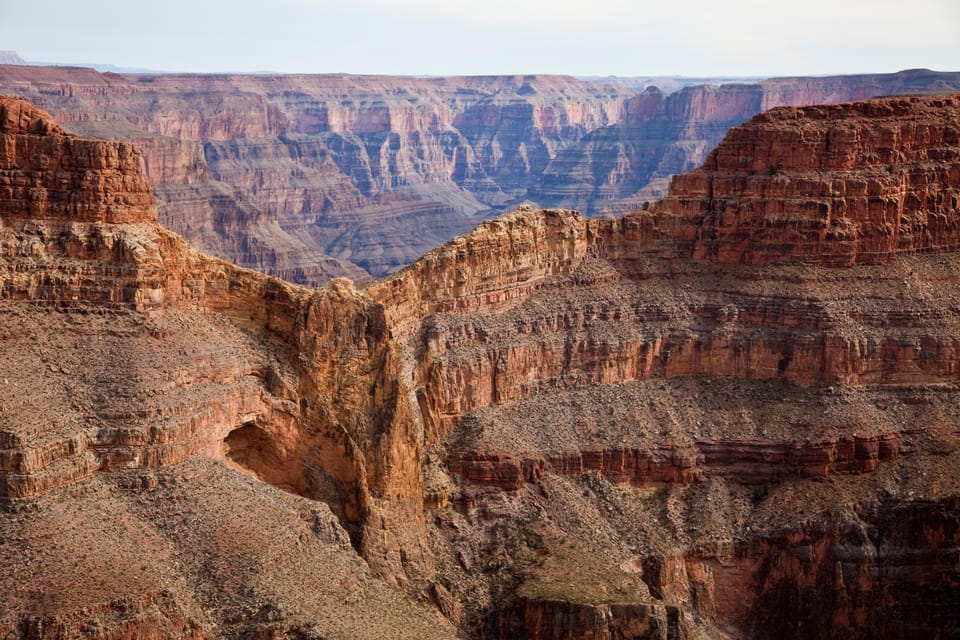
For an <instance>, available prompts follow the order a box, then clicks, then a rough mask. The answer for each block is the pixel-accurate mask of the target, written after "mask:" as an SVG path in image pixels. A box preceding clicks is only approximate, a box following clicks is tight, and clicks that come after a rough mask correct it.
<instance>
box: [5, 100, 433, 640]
mask: <svg viewBox="0 0 960 640" xmlns="http://www.w3.org/2000/svg"><path fill="white" fill-rule="evenodd" d="M0 116H2V117H0V140H2V142H0V148H2V149H3V150H4V155H3V157H2V163H0V222H2V227H0V247H2V250H0V256H2V260H0V307H2V315H3V317H4V322H3V323H2V326H0V339H2V341H3V343H4V354H5V357H4V362H3V364H2V365H0V380H2V384H3V387H4V394H3V400H2V401H0V409H2V411H0V414H2V418H0V502H2V505H3V508H4V509H5V511H6V512H5V513H4V514H3V515H2V517H0V527H2V535H0V540H2V542H0V544H2V545H5V546H6V550H5V551H4V552H3V553H2V554H0V555H2V557H4V558H5V559H7V560H5V561H4V562H5V564H4V571H3V574H4V575H5V576H8V578H7V579H8V580H10V581H12V582H8V583H7V584H6V585H5V586H4V588H3V589H2V591H3V593H4V594H5V595H4V597H3V602H2V604H0V611H3V614H2V617H0V629H3V633H4V635H9V634H12V637H24V638H34V637H36V638H44V637H63V636H73V635H78V634H86V633H90V632H91V630H92V629H99V630H100V631H99V632H98V633H100V634H101V635H103V636H104V637H128V636H130V635H138V636H143V637H185V638H187V637H190V638H195V637H206V636H207V635H211V634H212V635H218V634H219V633H220V632H221V631H220V630H222V629H224V628H227V627H229V628H235V629H241V630H243V633H246V634H254V635H257V634H265V633H276V634H284V633H294V632H297V633H300V634H301V635H302V636H304V637H322V636H326V635H328V634H329V633H341V634H345V635H348V636H355V635H357V634H361V635H365V634H370V633H373V634H377V633H382V631H380V632H377V631H375V630H374V629H375V628H376V625H374V626H372V627H367V628H361V626H360V625H358V623H357V622H356V620H359V619H360V614H359V613H358V611H359V610H358V609H357V607H360V606H367V604H369V603H365V602H363V601H365V600H366V598H367V597H373V598H374V599H375V600H380V601H381V602H382V607H384V608H383V613H384V616H385V621H384V623H383V624H385V625H386V626H387V627H390V626H393V627H396V628H397V629H402V630H403V633H405V634H409V635H410V637H422V636H423V635H424V634H426V635H434V636H437V637H450V636H451V635H452V630H451V629H450V628H449V627H448V626H446V625H444V624H440V625H439V626H438V623H437V620H436V619H432V618H433V615H432V614H431V613H429V612H428V611H427V610H425V609H423V608H421V607H420V606H419V605H416V604H414V603H413V602H412V601H407V600H405V599H403V598H402V597H401V596H399V595H397V594H395V593H393V592H391V591H390V590H389V589H388V588H387V587H386V586H385V585H383V584H382V583H381V582H380V581H378V580H375V579H374V572H371V570H370V569H369V568H368V565H367V564H366V563H364V562H362V561H360V560H359V558H357V557H356V555H355V550H354V548H353V547H351V546H350V537H349V536H348V532H347V531H346V530H344V528H343V527H344V526H345V527H347V529H349V533H350V534H351V535H352V536H353V543H354V545H355V546H356V548H357V549H362V550H364V552H365V553H367V554H368V555H369V556H370V557H371V561H372V563H373V565H374V566H375V569H374V571H375V572H376V574H379V575H387V574H389V575H391V576H399V578H394V580H395V581H396V580H397V579H406V578H405V576H406V573H405V572H404V568H403V567H401V566H399V559H398V554H399V549H400V548H403V549H404V550H408V551H410V552H411V553H410V554H409V556H408V557H407V558H406V559H405V561H406V568H407V571H409V572H410V573H411V574H412V575H417V576H428V575H429V566H428V565H427V564H426V562H427V560H424V559H420V558H417V557H416V556H414V555H413V553H412V551H414V550H415V549H416V548H417V547H416V539H417V530H416V528H415V524H416V523H417V522H418V519H419V522H420V523H421V531H422V522H423V520H422V509H421V511H419V512H418V511H415V508H416V507H419V505H421V504H422V497H421V496H420V494H419V493H411V492H413V491H414V489H415V487H413V482H412V480H413V479H416V474H417V473H418V471H419V469H418V466H417V463H416V460H418V456H417V455H415V454H413V455H410V454H409V452H406V451H404V450H403V448H402V447H403V442H402V441H401V442H397V440H398V439H400V438H407V439H409V433H407V431H405V430H403V429H393V428H392V427H390V426H389V425H392V424H393V420H395V419H397V415H398V414H399V413H400V410H398V409H397V408H395V407H396V404H397V402H396V400H395V397H396V396H397V394H396V391H395V390H394V387H395V382H393V381H392V376H391V371H392V369H391V365H390V364H389V358H388V355H387V354H388V349H387V344H386V339H387V334H386V332H385V324H384V322H383V316H382V311H380V310H378V308H377V307H376V306H375V305H373V303H372V302H371V301H370V300H369V299H367V298H365V297H363V296H362V295H361V294H359V293H358V292H357V291H356V290H354V289H353V288H352V286H351V285H349V284H348V283H346V282H345V281H337V282H336V283H335V284H334V285H331V286H330V287H327V288H325V289H320V290H313V291H311V290H307V289H302V288H297V287H293V286H291V285H288V284H285V283H283V282H281V281H279V280H276V279H272V278H268V277H266V276H263V275H261V274H258V273H255V272H252V271H246V270H243V269H239V268H237V267H234V266H232V265H229V264H227V263H224V262H221V261H219V260H217V259H214V258H209V257H205V256H202V255H200V254H198V253H196V252H195V251H194V250H193V249H190V248H189V247H188V246H187V245H186V244H185V243H184V242H183V240H182V239H180V238H179V237H177V236H175V235H173V234H171V233H170V232H168V231H165V230H163V229H162V228H160V227H159V226H158V225H157V224H156V210H155V209H154V208H153V206H152V202H153V200H152V195H151V193H150V189H149V185H148V183H147V181H146V180H145V178H144V177H143V175H142V173H141V172H140V166H141V165H140V158H139V155H138V153H137V152H136V151H135V150H134V149H133V148H132V147H131V146H130V145H129V144H126V143H104V142H98V141H92V140H83V139H80V138H76V137H74V136H72V135H69V134H66V133H64V132H63V131H62V130H61V129H59V127H57V126H56V125H54V124H53V123H52V121H51V120H50V119H49V116H47V115H46V114H45V113H43V112H42V111H40V110H38V109H36V108H34V107H32V106H30V105H27V104H26V103H23V102H20V101H15V100H8V99H4V100H2V101H0ZM350 309H353V312H351V311H350ZM354 312H355V314H354ZM347 354H353V355H347ZM331 380H336V381H338V382H337V383H336V384H335V385H333V386H331V385H330V384H329V381H331ZM376 380H380V382H379V383H378V382H375V381H376ZM371 385H373V386H377V387H378V388H379V389H380V391H378V392H376V393H374V394H370V393H369V389H370V388H371ZM352 402H359V403H360V404H361V405H363V408H360V407H359V406H358V407H357V410H356V411H353V412H348V414H340V413H339V411H338V410H335V407H337V406H340V407H344V406H346V405H347V404H350V403H352ZM381 412H382V413H381ZM344 419H345V420H346V421H344ZM308 442H310V443H312V444H307V443H308ZM411 446H412V445H411ZM380 447H383V448H382V449H381V448H380ZM311 450H312V451H313V453H308V451H311ZM367 456H375V457H373V458H370V459H369V460H368V459H367ZM396 456H401V457H400V459H398V460H397V461H396V463H389V462H387V464H386V465H382V463H383V462H385V461H387V460H390V459H393V458H394V457H396ZM407 460H413V461H414V462H413V463H408V462H406V461H407ZM190 464H192V465H193V467H191V469H192V470H187V468H186V467H185V466H183V465H190ZM224 465H226V466H229V467H232V468H235V469H237V470H238V471H240V472H241V473H242V474H247V475H249V476H251V477H254V478H256V479H257V481H256V482H255V484H253V485H247V489H243V488H242V487H243V486H244V483H246V482H249V480H247V479H246V476H245V475H237V474H236V473H230V472H228V470H227V468H226V467H225V466H224ZM404 473H407V474H410V473H413V474H414V478H413V479H409V478H407V479H404V478H402V477H400V476H402V475H403V474H404ZM191 477H194V478H196V477H203V478H206V479H205V480H200V481H199V483H198V484H193V481H192V480H191V479H190V478H191ZM117 483H119V485H120V486H119V488H118V486H117ZM270 485H273V487H276V489H274V488H271V487H270ZM408 485H409V486H411V487H413V488H411V489H410V490H409V491H407V492H406V493H405V492H404V491H403V490H401V489H399V488H400V487H403V486H408ZM386 486H390V487H392V489H391V494H390V497H389V499H385V498H384V497H382V492H383V490H384V488H385V487H386ZM200 487H205V488H204V489H200ZM211 487H219V488H217V489H211V491H212V493H205V492H206V491H207V490H208V488H211ZM251 487H252V490H251ZM278 490H282V491H278ZM118 491H119V493H117V492H118ZM127 491H132V492H133V493H132V494H129V493H127V494H125V493H124V492H127ZM167 491H172V492H173V494H179V497H176V496H174V495H168V496H167V497H166V498H163V497H161V495H160V494H162V493H165V492H167ZM71 492H76V493H71ZM237 492H240V493H244V492H246V493H244V495H246V496H247V497H246V498H245V500H247V505H246V507H240V503H239V502H236V501H235V500H233V499H232V498H231V499H230V500H227V501H223V500H219V499H218V498H217V497H216V496H217V495H221V496H223V495H230V494H235V493H237ZM68 494H69V495H68ZM124 495H126V496H127V497H124ZM130 495H140V496H141V497H142V498H143V500H140V499H137V498H134V499H133V500H129V499H128V497H129V496H130ZM287 495H290V497H289V498H285V497H283V496H287ZM301 496H303V497H301ZM154 499H156V500H157V501H156V502H153V500H154ZM321 499H322V500H325V501H327V502H328V503H329V504H331V505H334V513H331V512H330V511H329V510H328V509H327V508H326V507H323V508H322V509H320V510H319V511H317V509H318V506H317V505H320V504H321V503H320V502H318V500H321ZM171 501H172V504H174V505H178V506H176V507H173V508H171V507H169V504H171ZM198 501H199V502H204V501H207V503H206V506H205V507H204V508H203V515H202V516H201V515H196V514H194V516H192V517H188V518H187V519H184V518H183V517H182V516H183V511H182V509H183V508H185V507H184V505H189V504H196V503H197V502H198ZM285 501H286V502H285ZM150 504H152V506H149V505H150ZM162 505H168V506H162ZM171 509H173V510H171ZM304 509H305V510H306V511H304ZM258 510H267V511H270V512H274V513H276V514H277V515H276V517H277V520H276V522H277V525H278V527H279V528H280V529H281V530H282V531H275V532H273V533H272V534H265V532H266V529H263V528H262V523H260V524H255V522H256V521H255V520H254V519H251V517H250V514H251V513H256V512H257V511H258ZM31 512H35V513H38V514H40V515H36V516H32V515H27V516H19V515H17V514H20V513H31ZM97 514H100V515H97ZM105 514H110V515H109V516H107V515H105ZM118 514H119V515H118ZM284 514H285V515H284ZM401 517H402V518H403V519H404V522H406V523H407V527H406V528H407V531H408V533H406V534H403V533H401V534H394V533H391V534H390V537H389V538H387V539H381V538H378V537H376V536H375V535H374V533H367V529H368V527H369V528H370V530H371V531H372V532H379V530H380V529H381V528H382V526H383V525H384V523H385V522H394V521H396V519H398V518H401ZM338 518H339V519H338ZM161 521H163V522H161ZM341 523H342V524H341ZM158 527H159V529H158ZM204 529H206V533H203V530H204ZM397 529H398V528H397ZM51 532H53V533H51ZM87 532H93V533H90V535H91V536H92V540H96V539H97V536H102V539H108V540H112V541H114V542H115V544H114V542H112V543H111V545H109V547H110V548H109V549H106V550H104V549H101V548H99V546H98V545H99V542H91V539H88V538H87V537H86V536H87ZM96 532H99V533H96ZM264 535H268V537H267V538H264ZM405 535H406V538H405V537H404V536H405ZM284 538H286V542H283V544H282V547H283V548H284V549H285V550H284V551H283V552H282V556H283V557H284V558H286V557H290V558H291V559H295V558H298V557H299V560H294V564H295V565H296V564H298V563H299V566H302V567H305V566H316V565H318V564H322V565H324V566H328V567H331V568H333V571H334V573H333V574H330V575H333V576H334V577H333V578H332V580H333V581H332V582H328V578H326V577H324V578H322V579H320V580H319V582H318V581H317V579H316V578H310V577H309V576H303V575H301V576H299V577H295V578H294V582H295V583H289V582H286V580H287V579H286V578H282V579H281V578H280V577H279V576H280V575H289V576H296V575H297V570H295V568H294V567H293V566H287V567H283V566H281V565H282V564H283V563H280V564H277V563H275V562H273V561H270V560H268V559H267V557H266V556H263V555H258V554H260V553H261V552H260V551H257V549H261V550H262V549H264V548H265V547H264V545H266V544H274V542H269V543H268V540H272V541H277V542H279V541H281V540H283V539H284ZM408 538H409V539H408ZM411 539H412V541H411ZM216 541H222V542H223V546H220V545H221V543H220V542H216ZM198 548H204V549H205V551H203V552H202V553H201V554H199V555H194V553H195V551H194V550H195V549H198ZM14 549H16V551H14ZM62 549H66V550H67V551H65V552H63V553H61V551H60V550H62ZM292 549H297V551H292ZM388 552H390V553H392V554H394V556H393V557H395V558H396V559H395V560H391V556H387V555H386V554H387V553H388ZM290 554H292V555H290ZM280 555H281V554H280V553H279V552H278V557H279V556H280ZM173 557H178V558H179V560H178V561H176V562H173V561H172V560H171V558H173ZM251 563H253V564H251ZM270 567H272V568H270ZM264 570H266V571H267V573H269V574H273V577H272V578H270V579H269V580H268V581H267V582H265V583H264V584H262V585H261V584H257V583H255V582H253V581H252V578H253V577H254V576H257V575H265V574H264V573H263V572H264ZM274 572H276V573H274ZM337 572H339V574H340V575H339V577H336V574H337ZM27 576H32V578H31V579H30V580H28V579H27ZM90 576H98V577H97V578H96V579H95V580H90ZM350 576H352V577H350ZM31 580H32V581H31ZM302 580H306V581H307V583H310V582H311V581H312V582H313V586H312V587H308V588H307V591H306V592H301V591H300V589H302V588H303V587H301V586H299V585H300V584H301V582H300V581H302ZM83 581H85V582H83ZM28 583H29V584H30V585H31V586H30V589H25V586H26V585H27V584H28ZM307 583H303V584H307ZM71 585H73V586H71ZM410 589H411V591H414V590H415V589H416V587H415V586H411V587H410ZM305 594H306V595H305ZM351 594H365V595H363V597H360V596H358V595H351ZM344 599H346V600H344ZM344 606H347V607H348V608H353V609H355V612H354V613H353V614H350V616H354V617H353V618H352V619H351V617H350V616H348V617H343V615H342V614H343V607H344ZM379 606H380V605H378V607H379ZM331 607H333V609H337V610H338V611H339V613H337V614H336V615H334V614H333V609H331ZM397 607H399V608H397ZM378 610H379V608H378ZM390 611H397V612H398V615H396V616H394V615H393V614H391V613H389V612H390ZM378 615H379V614H378ZM364 618H366V616H364ZM351 620H352V621H351ZM381 629H382V628H381Z"/></svg>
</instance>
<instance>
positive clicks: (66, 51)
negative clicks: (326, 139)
mask: <svg viewBox="0 0 960 640" xmlns="http://www.w3.org/2000/svg"><path fill="white" fill-rule="evenodd" d="M6 49H10V50H14V51H17V52H18V53H19V54H20V56H21V57H23V58H25V59H27V60H37V61H56V62H73V63H80V62H86V63H109V64H115V65H119V66H124V67H146V68H152V69H160V70H169V71H197V72H212V71H263V70H269V71H279V72H308V73H329V72H351V73H383V74H416V75H433V74H435V75H441V74H442V75H449V74H499V73H566V74H573V75H623V76H631V75H634V76H636V75H688V76H689V75H692V76H703V75H765V76H770V75H796V74H804V75H812V74H832V73H860V72H889V71H896V70H899V69H906V68H914V67H928V68H931V69H935V70H938V71H958V70H960V2H958V0H794V1H789V2H784V1H780V0H762V1H760V0H756V1H754V0H739V1H736V2H730V1H727V2H724V1H722V0H686V1H680V0H674V1H670V0H658V1H657V2H643V1H642V0H578V1H576V2H571V1H567V0H484V1H473V0H466V1H460V2H457V1H456V0H404V1H400V2H393V1H389V0H343V1H340V0H256V1H255V2H254V1H251V0H232V1H230V2H206V1H204V0H162V1H158V0H148V1H139V2H138V1H137V0H103V1H100V2H96V1H84V0H0V50H6Z"/></svg>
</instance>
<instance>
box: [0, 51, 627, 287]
mask: <svg viewBox="0 0 960 640" xmlns="http://www.w3.org/2000/svg"><path fill="white" fill-rule="evenodd" d="M0 93H5V94H10V95H15V96H19V97H23V98H26V99H29V100H31V101H33V102H34V103H36V104H37V105H39V106H41V107H43V108H45V109H48V110H49V111H50V112H51V113H53V114H54V115H55V116H56V117H57V119H58V120H59V121H60V122H61V123H62V124H63V125H64V126H65V127H66V128H67V129H68V130H70V131H73V132H75V133H79V134H82V135H87V136H95V137H104V138H119V139H127V140H131V141H133V142H135V143H136V144H137V145H138V146H139V147H140V149H141V151H142V153H143V158H144V164H145V169H146V173H147V176H148V177H149V178H150V180H151V182H152V183H153V187H154V192H155V194H156V196H157V200H158V207H159V211H160V221H161V223H163V224H164V225H166V226H168V227H169V228H171V229H172V230H174V231H176V232H178V233H180V234H181V235H183V236H184V237H185V238H186V239H187V240H188V241H190V242H191V243H193V244H194V245H195V246H197V247H199V248H202V249H203V250H205V251H208V252H211V253H213V254H215V255H218V256H221V257H224V258H228V259H230V260H232V261H234V262H236V263H237V264H240V265H241V266H246V267H251V268H255V269H258V270H261V271H266V272H268V273H272V274H275V275H279V276H281V277H283V278H286V279H288V280H292V281H295V282H302V283H309V284H317V283H320V282H325V281H327V280H329V279H330V278H331V277H335V276H346V277H349V278H351V279H353V280H354V281H358V282H362V281H366V280H369V279H370V276H369V273H372V274H374V275H382V274H385V273H388V272H390V271H393V270H395V269H397V268H398V267H400V266H403V265H405V264H407V263H409V262H411V261H412V260H413V259H415V258H416V257H419V256H420V255H423V254H424V253H426V252H427V251H429V250H430V249H432V248H433V247H435V246H438V245H440V244H442V243H443V242H445V241H447V240H449V239H450V238H451V237H453V236H454V235H456V234H457V233H462V232H464V231H466V230H468V229H469V228H470V227H472V226H473V225H474V224H475V223H476V221H477V220H479V219H481V218H482V217H483V216H485V215H490V213H491V212H492V211H493V210H499V209H502V208H503V207H504V206H505V205H506V204H507V203H509V202H511V201H517V200H519V199H520V198H522V197H523V195H524V192H525V191H526V186H527V185H528V183H529V182H530V181H531V180H532V179H533V178H534V177H535V176H536V175H538V174H539V173H540V172H541V171H542V170H543V168H544V167H545V166H546V165H547V163H548V162H549V161H550V159H551V158H553V157H554V156H555V155H556V153H557V151H558V149H560V148H563V147H565V146H567V145H569V144H570V143H572V142H573V141H575V140H578V139H579V138H580V137H582V136H583V135H584V134H585V133H587V132H588V131H591V130H593V129H596V128H597V127H601V126H605V125H608V124H612V123H613V122H616V121H617V120H618V119H619V117H620V115H621V113H622V108H623V104H624V103H625V102H626V100H627V99H628V98H629V96H630V95H632V92H631V91H629V90H627V89H623V88H620V87H612V86H603V85H598V84H592V83H587V82H582V81H578V80H575V79H573V78H566V77H555V76H491V77H472V78H435V79H418V78H388V77H374V76H364V77H354V76H343V75H327V76H323V75H315V76H295V75H291V76H178V75H161V76H140V75H123V76H121V75H117V74H109V73H108V74H100V73H97V72H95V71H92V70H89V69H70V68H51V67H46V68H43V67H16V66H3V67H2V68H0ZM478 216H480V217H478Z"/></svg>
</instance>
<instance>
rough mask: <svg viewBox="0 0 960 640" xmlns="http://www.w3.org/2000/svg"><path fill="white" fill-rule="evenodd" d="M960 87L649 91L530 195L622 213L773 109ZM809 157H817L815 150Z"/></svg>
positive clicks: (840, 83)
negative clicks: (729, 134)
mask: <svg viewBox="0 0 960 640" xmlns="http://www.w3.org/2000/svg"><path fill="white" fill-rule="evenodd" d="M958 89H960V77H958V75H957V74H955V73H954V74H938V73H935V72H932V71H927V70H924V69H915V70H909V71H901V72H899V73H895V74H880V75H872V76H866V75H860V76H835V77H826V78H774V79H770V80H763V81H761V82H757V83H755V84H735V83H731V84H725V85H721V86H711V85H697V86H691V87H684V88H682V89H680V90H679V91H676V92H674V93H670V94H667V93H664V92H663V91H661V90H660V89H658V88H656V87H649V88H647V89H645V90H644V91H643V93H641V94H639V95H637V96H635V97H633V98H631V99H630V101H629V102H628V103H627V105H626V107H625V115H624V118H623V120H621V121H620V122H618V123H616V124H615V125H613V126H611V127H606V128H603V129H597V130H596V131H593V132H591V133H589V134H587V135H586V136H584V137H583V138H582V139H581V140H579V141H578V142H576V143H575V144H572V145H570V146H569V147H567V148H566V149H564V150H563V151H561V152H560V153H558V154H557V156H556V157H555V158H554V159H553V160H552V161H551V162H550V164H549V165H548V166H547V168H546V169H545V170H544V172H543V175H542V177H541V178H540V180H539V182H538V183H537V185H536V186H535V187H534V188H532V189H531V191H530V197H531V199H532V200H534V201H536V202H538V203H540V204H541V205H543V206H560V207H569V208H574V209H578V210H580V211H582V212H584V213H587V214H597V213H601V214H604V215H624V214H626V213H629V212H631V211H633V210H635V209H639V208H640V207H641V205H642V204H643V203H644V202H652V201H655V200H658V199H659V198H660V197H661V196H662V195H663V194H662V192H661V189H662V188H661V187H660V186H659V184H660V183H662V182H663V181H665V180H666V179H667V178H669V177H670V176H672V175H674V174H679V173H681V172H684V171H689V170H691V169H694V168H695V167H697V166H699V165H700V164H701V163H702V162H703V161H704V160H705V158H706V155H707V153H708V152H709V151H710V150H712V149H713V148H714V147H715V146H717V144H718V143H719V142H720V141H721V140H722V139H723V138H724V136H725V135H726V133H727V131H728V130H729V129H730V128H731V127H734V126H736V125H739V124H741V123H743V122H745V121H747V120H749V119H750V118H751V117H753V116H754V115H756V114H759V113H762V112H764V111H767V110H769V109H772V108H774V107H780V106H804V105H816V104H832V103H838V102H847V101H852V100H865V99H868V98H875V97H879V96H888V95H904V94H929V93H947V92H951V91H954V92H955V91H957V90H958ZM810 157H811V158H814V157H818V156H817V155H816V152H814V155H811V156H810Z"/></svg>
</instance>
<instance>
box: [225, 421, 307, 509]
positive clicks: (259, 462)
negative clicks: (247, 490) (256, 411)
mask: <svg viewBox="0 0 960 640" xmlns="http://www.w3.org/2000/svg"><path fill="white" fill-rule="evenodd" d="M222 453H223V457H224V459H225V460H227V461H228V464H230V466H231V467H233V468H235V469H238V470H240V471H243V472H245V473H252V474H253V475H254V476H256V477H257V478H258V479H260V480H262V481H263V482H266V483H268V484H271V485H273V486H275V487H277V488H278V489H282V490H283V491H287V492H290V493H296V494H298V495H303V492H304V483H303V478H302V475H303V474H302V473H301V471H300V468H299V467H300V465H297V464H292V461H291V460H290V459H289V457H290V456H289V455H287V453H286V452H285V451H284V450H283V448H282V447H281V446H280V445H279V443H277V442H276V439H275V438H274V437H272V436H271V435H270V434H269V433H268V432H267V431H265V430H264V429H263V428H261V427H260V426H258V425H257V424H255V423H253V422H248V423H245V424H243V425H242V426H240V427H237V428H236V429H234V430H233V431H231V432H230V433H228V434H227V437H226V438H224V439H223V445H222Z"/></svg>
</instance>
